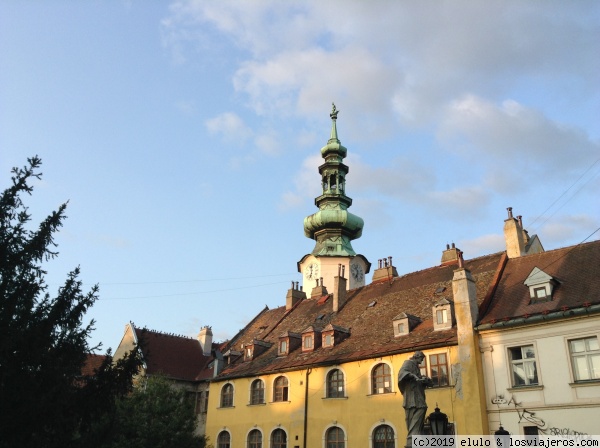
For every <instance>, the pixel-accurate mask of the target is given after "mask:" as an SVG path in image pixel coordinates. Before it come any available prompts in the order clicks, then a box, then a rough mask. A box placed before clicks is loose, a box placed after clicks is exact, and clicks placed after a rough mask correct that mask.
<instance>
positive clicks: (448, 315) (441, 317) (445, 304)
mask: <svg viewBox="0 0 600 448" xmlns="http://www.w3.org/2000/svg"><path fill="white" fill-rule="evenodd" d="M431 310H432V312H433V329H434V330H435V331H438V330H449V329H450V328H452V325H453V323H454V309H453V306H452V302H451V301H450V300H448V299H447V298H445V297H442V298H441V299H440V300H438V301H437V302H436V303H435V305H433V307H432V308H431Z"/></svg>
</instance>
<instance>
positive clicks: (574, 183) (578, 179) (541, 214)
mask: <svg viewBox="0 0 600 448" xmlns="http://www.w3.org/2000/svg"><path fill="white" fill-rule="evenodd" d="M598 162H600V158H598V159H596V161H595V162H594V163H592V164H591V165H590V166H589V167H588V169H587V170H585V171H584V172H583V174H581V175H580V176H579V177H578V178H577V179H576V180H575V182H573V183H572V184H571V186H570V187H569V188H567V189H566V190H565V191H563V193H562V194H561V195H560V196H559V197H558V198H556V200H555V201H554V202H553V203H552V204H550V205H549V206H548V208H546V210H544V211H543V212H542V213H540V214H539V215H538V216H537V217H536V218H535V219H534V220H533V221H532V222H531V223H529V226H530V227H533V225H534V224H535V223H536V222H537V221H538V220H539V219H540V218H541V217H542V216H544V214H545V213H546V212H547V211H548V210H550V209H551V208H552V207H553V206H554V204H556V203H557V202H558V201H560V199H561V198H562V197H563V196H564V195H565V194H567V193H568V192H569V190H570V189H571V188H573V187H574V186H575V185H576V184H577V182H579V181H580V180H581V179H582V178H583V176H585V175H586V174H587V173H588V172H589V171H590V170H591V169H592V168H593V167H594V166H595V165H596V164H597V163H598ZM594 177H595V176H593V177H592V178H590V180H591V179H593V178H594ZM590 180H588V181H587V182H586V183H585V184H584V185H586V184H587V183H588V182H590ZM580 190H581V188H579V190H577V191H576V192H575V193H574V194H573V195H572V196H571V197H573V196H574V195H575V194H577V193H578V192H579V191H580ZM563 206H564V204H563ZM561 208H562V206H561ZM559 210H560V208H559ZM557 211H558V210H557ZM554 213H556V212H554ZM554 213H553V214H552V215H550V217H552V216H553V215H554ZM548 219H550V218H548ZM548 219H546V221H547V220H548ZM546 221H544V222H543V223H542V224H540V226H541V225H543V224H544V223H545V222H546Z"/></svg>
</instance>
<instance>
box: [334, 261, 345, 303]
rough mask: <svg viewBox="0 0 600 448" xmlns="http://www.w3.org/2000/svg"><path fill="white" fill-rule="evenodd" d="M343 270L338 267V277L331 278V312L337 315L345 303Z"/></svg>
mask: <svg viewBox="0 0 600 448" xmlns="http://www.w3.org/2000/svg"><path fill="white" fill-rule="evenodd" d="M344 268H345V266H342V265H341V264H339V265H338V275H337V276H336V277H334V278H333V311H334V312H335V313H337V312H338V311H339V310H340V309H341V308H342V307H343V306H344V304H345V303H346V297H347V296H346V279H345V278H344Z"/></svg>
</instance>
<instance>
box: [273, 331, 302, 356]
mask: <svg viewBox="0 0 600 448" xmlns="http://www.w3.org/2000/svg"><path fill="white" fill-rule="evenodd" d="M301 343H302V336H301V335H300V334H298V333H292V332H290V331H286V332H285V333H283V334H282V335H281V336H279V344H278V345H277V356H287V355H289V354H290V352H292V351H293V350H296V349H297V348H298V347H300V344H301Z"/></svg>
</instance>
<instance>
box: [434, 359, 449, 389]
mask: <svg viewBox="0 0 600 448" xmlns="http://www.w3.org/2000/svg"><path fill="white" fill-rule="evenodd" d="M429 371H430V372H431V375H430V376H431V379H432V381H433V387H441V386H447V385H448V357H447V356H446V354H445V353H438V354H437V355H429Z"/></svg>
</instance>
